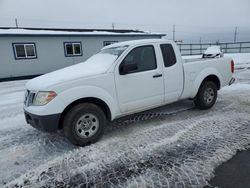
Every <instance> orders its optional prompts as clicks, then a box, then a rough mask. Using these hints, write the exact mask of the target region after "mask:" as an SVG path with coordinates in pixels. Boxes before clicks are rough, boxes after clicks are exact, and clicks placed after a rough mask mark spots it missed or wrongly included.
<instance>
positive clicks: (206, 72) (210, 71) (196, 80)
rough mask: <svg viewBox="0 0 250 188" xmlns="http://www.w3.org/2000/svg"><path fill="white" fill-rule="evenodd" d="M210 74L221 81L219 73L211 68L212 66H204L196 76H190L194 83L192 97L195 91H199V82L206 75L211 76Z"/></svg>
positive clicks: (195, 93)
mask: <svg viewBox="0 0 250 188" xmlns="http://www.w3.org/2000/svg"><path fill="white" fill-rule="evenodd" d="M211 75H214V76H217V77H218V79H219V80H220V81H221V75H220V73H219V72H218V71H217V70H216V69H215V68H212V67H209V68H206V69H204V70H202V71H201V72H200V73H199V74H198V75H197V76H196V78H191V81H192V82H193V83H194V84H193V90H192V94H191V97H192V98H194V97H195V96H196V95H197V93H198V91H199V88H200V86H201V83H202V82H203V81H204V80H205V78H206V77H208V76H211Z"/></svg>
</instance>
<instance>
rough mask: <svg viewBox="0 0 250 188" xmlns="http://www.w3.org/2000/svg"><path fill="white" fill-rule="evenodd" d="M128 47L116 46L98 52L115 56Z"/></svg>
mask: <svg viewBox="0 0 250 188" xmlns="http://www.w3.org/2000/svg"><path fill="white" fill-rule="evenodd" d="M127 48H128V46H118V47H113V48H106V49H103V50H101V52H100V54H110V55H115V56H117V58H118V57H119V56H120V55H121V54H122V53H123V52H124V51H125V50H126V49H127Z"/></svg>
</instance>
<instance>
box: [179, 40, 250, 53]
mask: <svg viewBox="0 0 250 188" xmlns="http://www.w3.org/2000/svg"><path fill="white" fill-rule="evenodd" d="M214 45H217V46H220V47H221V49H222V51H223V52H224V53H250V42H236V43H201V44H178V46H179V48H180V51H181V55H200V54H202V53H203V52H204V51H205V50H206V49H207V48H208V47H209V46H214Z"/></svg>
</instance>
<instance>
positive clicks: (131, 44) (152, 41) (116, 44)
mask: <svg viewBox="0 0 250 188" xmlns="http://www.w3.org/2000/svg"><path fill="white" fill-rule="evenodd" d="M162 42H167V43H171V42H172V41H171V40H166V39H140V40H130V41H125V42H118V43H115V44H111V45H108V46H106V47H104V48H103V49H108V48H115V47H119V46H135V45H138V44H149V43H162Z"/></svg>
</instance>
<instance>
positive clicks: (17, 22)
mask: <svg viewBox="0 0 250 188" xmlns="http://www.w3.org/2000/svg"><path fill="white" fill-rule="evenodd" d="M15 24H16V28H18V22H17V18H15Z"/></svg>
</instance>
